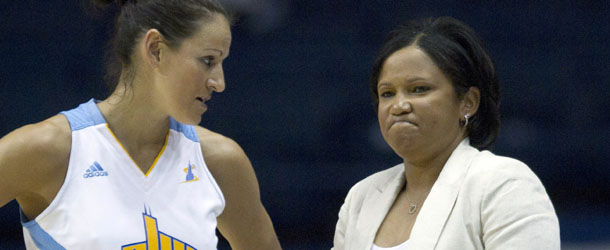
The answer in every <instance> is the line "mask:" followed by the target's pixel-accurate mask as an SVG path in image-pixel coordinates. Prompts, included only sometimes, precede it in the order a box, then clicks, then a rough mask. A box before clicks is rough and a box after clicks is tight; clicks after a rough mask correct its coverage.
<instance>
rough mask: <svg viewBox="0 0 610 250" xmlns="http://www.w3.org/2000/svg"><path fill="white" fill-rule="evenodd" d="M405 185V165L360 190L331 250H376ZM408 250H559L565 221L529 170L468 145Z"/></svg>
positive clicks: (429, 201)
mask: <svg viewBox="0 0 610 250" xmlns="http://www.w3.org/2000/svg"><path fill="white" fill-rule="evenodd" d="M404 183H405V176H404V165H403V164H400V165H397V166H395V167H392V168H390V169H387V170H384V171H381V172H378V173H376V174H373V175H371V176H369V177H367V178H366V179H364V180H362V181H360V182H358V183H357V184H356V185H354V186H353V187H352V188H351V190H350V191H349V193H348V194H347V198H345V203H344V204H343V206H342V207H341V210H340V212H339V221H338V222H337V228H336V231H335V239H334V247H333V248H332V249H333V250H370V249H371V246H372V245H373V241H374V239H375V235H376V234H377V230H378V229H379V226H380V225H381V223H382V222H383V219H384V218H385V215H386V214H387V213H388V211H389V209H390V207H391V206H392V204H393V203H394V200H395V198H396V196H397V195H398V193H399V192H400V191H401V188H402V187H404ZM408 249H413V250H432V249H436V250H441V249H447V250H470V249H472V250H475V249H477V250H478V249H487V250H499V249H506V250H526V249H527V250H546V249H548V250H559V249H560V238H559V221H558V220H557V215H556V214H555V210H554V209H553V204H551V201H550V199H549V197H548V195H547V194H546V191H545V189H544V187H543V186H542V183H541V182H540V180H539V179H538V177H536V175H535V174H534V173H533V172H532V171H531V170H530V169H529V168H528V167H527V166H526V165H525V164H524V163H522V162H520V161H518V160H515V159H512V158H507V157H501V156H496V155H494V154H492V153H491V152H489V151H482V152H481V151H479V150H477V149H476V148H474V147H472V146H470V143H469V140H468V139H465V140H464V141H462V142H461V143H460V144H459V145H458V147H457V148H456V149H455V150H454V151H453V153H452V154H451V156H450V157H449V159H448V160H447V163H445V166H444V167H443V170H442V171H441V173H440V175H439V176H438V179H437V180H436V182H435V183H434V185H433V186H432V189H431V191H430V194H429V195H428V197H427V198H426V201H425V202H424V204H423V206H422V208H421V210H420V212H419V215H418V216H417V219H416V221H415V225H414V226H413V229H412V231H411V235H410V238H409V245H408Z"/></svg>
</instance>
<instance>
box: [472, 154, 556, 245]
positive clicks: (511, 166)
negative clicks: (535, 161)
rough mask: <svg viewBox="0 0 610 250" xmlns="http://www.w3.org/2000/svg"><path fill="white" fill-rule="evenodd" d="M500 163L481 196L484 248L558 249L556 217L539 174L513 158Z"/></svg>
mask: <svg viewBox="0 0 610 250" xmlns="http://www.w3.org/2000/svg"><path fill="white" fill-rule="evenodd" d="M501 165H502V166H498V167H499V168H498V169H499V171H494V174H493V175H492V176H488V177H490V178H489V179H488V182H487V184H486V187H485V191H484V193H483V197H482V200H481V210H480V211H481V226H482V233H483V235H482V239H483V243H484V246H485V249H487V250H504V249H506V250H509V249H510V250H559V249H560V237H559V221H558V219H557V215H556V214H555V210H554V208H553V204H552V203H551V201H550V199H549V197H548V195H547V193H546V191H545V189H544V187H543V186H542V183H541V182H540V180H539V179H538V177H536V175H535V174H534V173H533V172H532V171H531V170H530V169H529V168H528V167H527V166H526V165H525V164H523V163H521V162H519V161H516V160H512V161H508V162H504V164H501ZM491 167H496V166H491Z"/></svg>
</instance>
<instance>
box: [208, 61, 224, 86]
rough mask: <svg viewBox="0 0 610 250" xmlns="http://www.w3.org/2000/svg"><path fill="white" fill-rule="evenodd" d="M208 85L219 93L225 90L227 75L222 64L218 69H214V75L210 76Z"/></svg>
mask: <svg viewBox="0 0 610 250" xmlns="http://www.w3.org/2000/svg"><path fill="white" fill-rule="evenodd" d="M207 86H208V88H210V89H212V90H213V91H215V92H218V93H220V92H222V91H224V90H225V76H224V72H223V70H222V66H219V67H218V68H217V69H216V70H214V72H212V75H211V76H210V78H208V81H207Z"/></svg>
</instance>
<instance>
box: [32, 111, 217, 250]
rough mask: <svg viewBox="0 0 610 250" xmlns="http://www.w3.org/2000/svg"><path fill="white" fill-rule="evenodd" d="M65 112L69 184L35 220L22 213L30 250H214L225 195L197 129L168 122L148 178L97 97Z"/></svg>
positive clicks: (67, 180) (147, 174) (65, 183)
mask: <svg viewBox="0 0 610 250" xmlns="http://www.w3.org/2000/svg"><path fill="white" fill-rule="evenodd" d="M62 114H63V115H65V116H66V117H67V118H68V121H69V122H70V127H71V129H72V149H71V152H70V161H69V164H68V171H67V174H66V179H65V181H64V183H63V186H62V187H61V189H60V190H59V192H58V193H57V195H56V197H55V199H54V200H53V201H52V202H51V204H50V205H49V207H47V208H46V209H45V210H44V211H43V212H42V213H41V214H40V215H39V216H38V217H36V218H35V219H34V220H31V221H28V222H26V221H25V220H26V218H24V217H23V216H22V224H23V229H24V230H23V234H24V238H25V243H26V247H27V249H126V250H140V249H142V250H145V249H146V250H152V249H158V250H166V249H167V250H170V249H181V250H182V249H184V250H187V249H200V250H201V249H203V250H207V249H216V244H217V241H218V239H217V238H216V217H218V215H220V213H221V212H222V211H223V209H224V205H225V203H224V197H223V196H222V193H221V191H220V189H219V187H218V185H217V184H216V181H215V180H214V178H213V177H212V175H211V174H210V172H209V170H208V169H207V167H206V165H205V162H204V160H203V155H202V153H201V146H200V144H199V139H198V137H197V135H196V133H195V130H194V128H193V127H192V126H187V125H183V124H180V123H178V122H176V121H175V120H173V119H170V130H169V132H168V135H167V138H166V140H165V145H164V146H163V149H162V150H161V152H160V153H159V155H158V156H157V158H156V159H155V162H154V163H153V165H152V166H151V168H150V170H149V171H148V173H143V172H142V171H141V170H140V168H138V166H137V165H136V164H135V162H134V161H133V160H132V159H131V157H130V156H129V154H128V153H127V152H126V151H125V150H124V149H123V147H122V145H121V144H120V142H119V141H118V140H117V139H116V137H115V136H114V134H113V133H112V131H111V130H110V128H109V127H108V125H107V123H106V121H105V120H104V117H103V116H102V114H101V113H100V111H99V109H98V108H97V105H96V104H95V101H94V100H91V101H89V102H87V103H84V104H81V105H80V106H79V107H78V108H76V109H73V110H70V111H67V112H62Z"/></svg>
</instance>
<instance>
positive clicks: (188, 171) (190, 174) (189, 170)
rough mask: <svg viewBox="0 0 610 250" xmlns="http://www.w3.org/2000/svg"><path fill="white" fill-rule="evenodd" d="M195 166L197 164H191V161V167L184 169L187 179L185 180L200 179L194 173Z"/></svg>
mask: <svg viewBox="0 0 610 250" xmlns="http://www.w3.org/2000/svg"><path fill="white" fill-rule="evenodd" d="M194 168H195V165H193V164H191V162H190V161H189V167H188V168H185V169H184V172H185V173H186V178H185V179H186V180H185V181H184V182H193V181H198V180H199V178H198V177H197V176H195V174H193V169H194Z"/></svg>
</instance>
